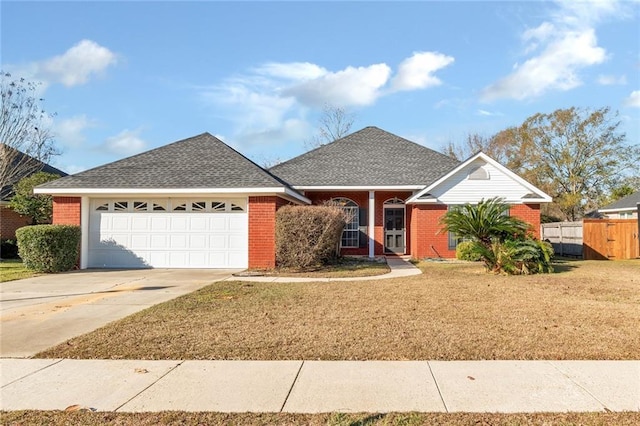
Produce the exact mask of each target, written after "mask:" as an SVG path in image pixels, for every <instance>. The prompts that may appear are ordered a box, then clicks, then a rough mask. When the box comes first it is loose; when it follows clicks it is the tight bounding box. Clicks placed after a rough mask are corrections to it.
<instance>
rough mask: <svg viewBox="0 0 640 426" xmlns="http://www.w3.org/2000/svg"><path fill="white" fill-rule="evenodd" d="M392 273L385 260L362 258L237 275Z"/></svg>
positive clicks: (327, 276) (333, 275)
mask: <svg viewBox="0 0 640 426" xmlns="http://www.w3.org/2000/svg"><path fill="white" fill-rule="evenodd" d="M389 271H390V268H389V266H388V265H387V262H386V260H385V259H384V258H377V259H375V260H369V259H367V258H360V257H342V258H339V259H338V260H337V261H336V262H335V263H332V264H329V265H322V266H318V267H316V268H313V269H306V270H300V269H295V268H276V269H249V270H247V271H244V272H241V273H238V274H235V276H236V277H238V279H242V277H245V276H246V277H298V278H356V277H372V276H376V275H383V274H386V273H387V272H389Z"/></svg>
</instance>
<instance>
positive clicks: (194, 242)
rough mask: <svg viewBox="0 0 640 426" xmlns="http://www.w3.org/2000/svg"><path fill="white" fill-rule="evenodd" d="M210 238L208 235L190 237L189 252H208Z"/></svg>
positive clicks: (191, 235)
mask: <svg viewBox="0 0 640 426" xmlns="http://www.w3.org/2000/svg"><path fill="white" fill-rule="evenodd" d="M208 241H209V238H208V236H207V235H203V234H197V235H193V234H190V235H189V250H206V249H207V248H208Z"/></svg>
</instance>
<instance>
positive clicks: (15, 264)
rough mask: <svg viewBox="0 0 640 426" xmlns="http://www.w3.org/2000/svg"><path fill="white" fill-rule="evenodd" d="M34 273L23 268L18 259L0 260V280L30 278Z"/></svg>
mask: <svg viewBox="0 0 640 426" xmlns="http://www.w3.org/2000/svg"><path fill="white" fill-rule="evenodd" d="M35 275H36V273H35V272H33V271H31V270H29V269H27V268H25V267H24V265H23V264H22V261H21V260H20V259H4V260H2V261H0V282H6V281H14V280H21V279H23V278H31V277H33V276H35Z"/></svg>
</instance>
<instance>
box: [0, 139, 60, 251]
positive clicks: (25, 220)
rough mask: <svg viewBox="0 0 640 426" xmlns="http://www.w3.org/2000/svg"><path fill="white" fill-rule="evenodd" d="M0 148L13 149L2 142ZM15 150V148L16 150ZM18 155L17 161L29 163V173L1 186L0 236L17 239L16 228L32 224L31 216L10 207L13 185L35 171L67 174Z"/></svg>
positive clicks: (25, 155) (19, 153)
mask: <svg viewBox="0 0 640 426" xmlns="http://www.w3.org/2000/svg"><path fill="white" fill-rule="evenodd" d="M0 149H13V148H9V147H7V146H6V145H3V144H0ZM14 152H15V150H14ZM17 153H18V157H17V158H15V159H14V161H15V162H21V163H22V164H28V167H27V168H26V169H27V170H28V173H21V174H18V175H17V176H15V177H14V178H13V179H10V180H9V182H8V184H7V185H5V186H3V187H2V188H0V238H2V239H11V240H13V239H15V238H16V230H17V229H18V228H22V227H23V226H27V225H30V224H31V218H30V217H27V216H23V215H21V214H18V213H16V212H15V211H14V210H13V209H12V208H11V207H9V201H11V198H12V197H13V195H14V191H13V186H14V185H15V184H16V183H18V182H19V181H20V179H22V178H24V177H27V176H30V175H31V174H33V173H37V172H45V173H51V174H54V175H58V176H67V174H66V173H65V172H63V171H62V170H59V169H56V168H55V167H53V166H51V165H49V164H46V163H43V162H42V161H39V160H36V159H35V158H33V157H31V156H29V155H27V154H24V153H23V152H20V151H17Z"/></svg>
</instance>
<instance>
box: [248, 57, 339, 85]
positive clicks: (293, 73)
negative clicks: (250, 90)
mask: <svg viewBox="0 0 640 426" xmlns="http://www.w3.org/2000/svg"><path fill="white" fill-rule="evenodd" d="M255 71H256V73H258V74H262V75H267V76H271V77H277V78H285V79H288V80H295V81H305V80H312V79H314V78H319V77H322V76H323V75H326V74H327V73H328V71H327V70H326V69H324V68H322V67H320V66H318V65H316V64H312V63H309V62H290V63H278V62H269V63H266V64H264V65H262V66H260V67H258V68H256V69H255Z"/></svg>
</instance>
